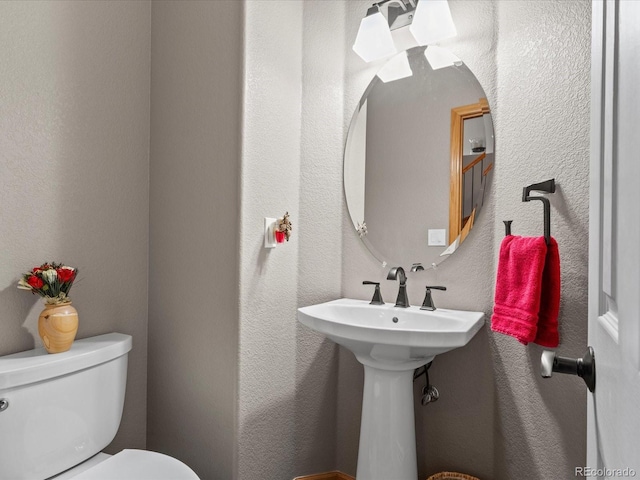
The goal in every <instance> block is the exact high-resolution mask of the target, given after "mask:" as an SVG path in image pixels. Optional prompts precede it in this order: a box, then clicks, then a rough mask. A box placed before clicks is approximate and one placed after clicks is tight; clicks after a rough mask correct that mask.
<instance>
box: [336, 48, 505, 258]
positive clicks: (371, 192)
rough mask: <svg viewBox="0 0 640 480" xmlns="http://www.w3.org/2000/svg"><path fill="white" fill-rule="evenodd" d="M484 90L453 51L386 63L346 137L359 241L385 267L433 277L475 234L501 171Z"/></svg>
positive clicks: (417, 51) (413, 54)
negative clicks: (416, 268) (419, 270)
mask: <svg viewBox="0 0 640 480" xmlns="http://www.w3.org/2000/svg"><path fill="white" fill-rule="evenodd" d="M493 146H494V137H493V122H492V119H491V113H490V109H489V104H488V103H487V100H486V95H485V93H484V90H483V89H482V86H481V85H480V83H479V82H478V80H477V79H476V77H475V76H474V75H473V73H471V71H470V70H469V68H467V66H466V65H464V63H463V62H462V61H460V60H459V59H458V58H457V57H455V56H454V55H453V54H452V53H451V52H449V51H448V50H446V49H444V48H442V47H437V46H429V47H416V48H413V49H411V50H408V51H406V52H402V53H400V54H398V55H396V56H395V57H393V58H392V59H391V60H389V61H388V62H387V64H386V65H385V66H383V67H382V69H381V70H380V71H379V72H378V74H377V75H376V77H375V78H374V79H373V80H372V81H371V83H370V84H369V86H368V87H367V89H366V91H365V93H364V95H363V97H362V99H361V100H360V102H359V103H358V106H357V108H356V111H355V113H354V115H353V119H352V121H351V126H350V127H349V134H348V137H347V142H346V147H345V155H344V188H345V196H346V201H347V206H348V208H349V214H350V215H351V220H352V222H353V226H354V229H355V231H356V233H357V234H358V235H359V236H360V238H361V239H362V241H363V242H364V244H365V245H366V246H367V248H368V249H369V251H370V252H371V253H372V254H373V255H374V256H375V257H376V258H377V259H378V260H379V261H380V262H382V264H383V266H384V265H387V264H393V265H403V266H409V265H412V264H415V263H420V264H422V265H424V266H425V268H429V266H431V265H433V264H438V263H440V261H442V260H443V259H445V258H448V257H449V256H450V255H451V254H453V253H454V252H455V251H456V249H457V248H458V247H459V246H460V244H462V242H464V240H465V239H466V238H467V236H468V235H469V233H470V232H471V230H472V228H473V225H474V222H475V221H476V220H477V218H478V214H479V212H480V210H481V208H482V204H483V202H484V199H485V196H486V195H487V193H488V188H489V186H490V184H491V177H492V171H493V165H494V148H493Z"/></svg>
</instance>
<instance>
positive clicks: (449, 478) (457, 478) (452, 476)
mask: <svg viewBox="0 0 640 480" xmlns="http://www.w3.org/2000/svg"><path fill="white" fill-rule="evenodd" d="M427 480H480V479H479V478H478V477H472V476H471V475H465V474H464V473H456V472H440V473H435V474H433V475H431V476H430V477H429V478H427Z"/></svg>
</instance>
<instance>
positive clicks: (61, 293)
mask: <svg viewBox="0 0 640 480" xmlns="http://www.w3.org/2000/svg"><path fill="white" fill-rule="evenodd" d="M77 275H78V269H77V268H73V267H68V266H66V265H62V264H61V263H55V262H51V263H44V264H42V265H40V266H39V267H34V268H33V270H31V271H30V272H29V273H25V274H24V275H22V278H21V279H20V280H19V281H18V288H20V289H22V290H30V291H31V293H34V294H38V295H40V296H41V297H44V299H45V303H47V304H48V305H58V304H61V303H67V302H70V301H71V299H70V298H69V290H71V286H72V285H73V282H74V281H75V279H76V277H77Z"/></svg>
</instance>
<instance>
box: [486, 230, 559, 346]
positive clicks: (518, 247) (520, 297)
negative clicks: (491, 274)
mask: <svg viewBox="0 0 640 480" xmlns="http://www.w3.org/2000/svg"><path fill="white" fill-rule="evenodd" d="M546 255H547V244H546V242H545V239H544V237H520V236H515V235H508V236H506V237H504V239H503V240H502V244H501V245H500V257H499V260H498V275H497V278H496V293H495V305H494V307H493V316H492V317H491V329H492V330H493V331H494V332H499V333H504V334H506V335H511V336H513V337H515V338H517V339H518V340H519V341H520V342H521V343H523V344H525V345H526V344H527V343H529V342H532V341H534V340H535V338H536V333H537V329H538V313H539V312H540V299H541V294H542V272H543V269H544V265H545V260H546Z"/></svg>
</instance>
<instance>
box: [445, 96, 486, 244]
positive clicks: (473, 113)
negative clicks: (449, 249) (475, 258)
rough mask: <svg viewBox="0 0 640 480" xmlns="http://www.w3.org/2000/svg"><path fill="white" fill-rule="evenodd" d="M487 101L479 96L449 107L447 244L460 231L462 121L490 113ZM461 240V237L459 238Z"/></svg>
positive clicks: (452, 240)
mask: <svg viewBox="0 0 640 480" xmlns="http://www.w3.org/2000/svg"><path fill="white" fill-rule="evenodd" d="M490 112H491V110H490V109H489V102H487V99H486V98H481V99H479V100H478V103H472V104H470V105H462V106H460V107H455V108H452V109H451V144H450V150H451V166H450V174H449V182H450V188H449V245H451V244H452V243H453V242H454V240H455V239H456V238H458V235H460V233H461V232H462V168H463V167H462V155H463V151H464V145H463V138H462V134H463V132H464V127H463V124H464V121H465V120H466V119H468V118H476V117H482V116H483V115H484V114H485V113H490ZM461 240H462V239H461Z"/></svg>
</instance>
